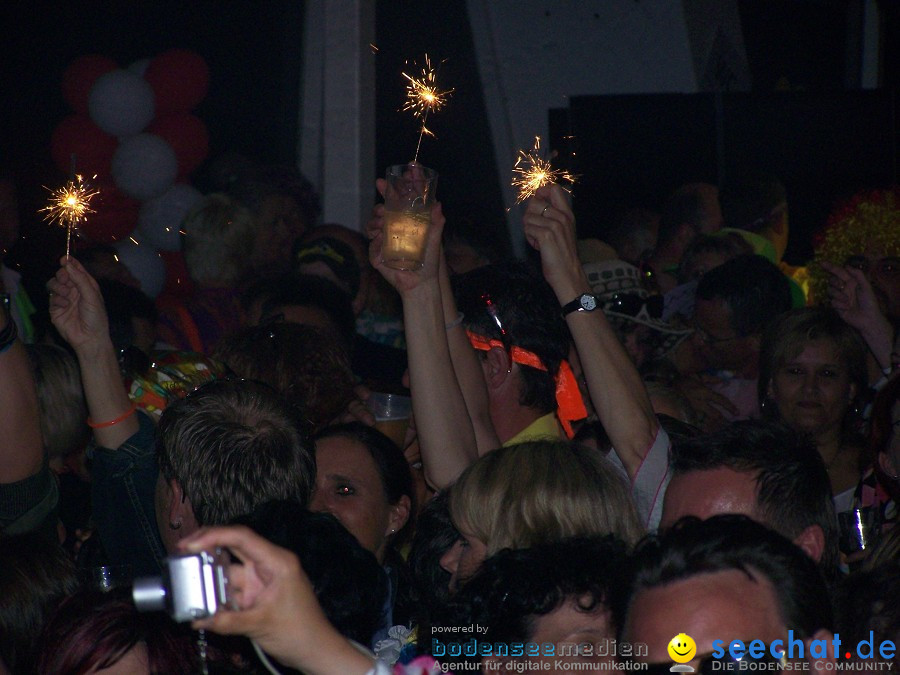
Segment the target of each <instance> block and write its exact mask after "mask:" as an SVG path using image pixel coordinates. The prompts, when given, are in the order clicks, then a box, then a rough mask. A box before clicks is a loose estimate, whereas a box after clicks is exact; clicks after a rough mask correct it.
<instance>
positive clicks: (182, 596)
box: [132, 551, 230, 622]
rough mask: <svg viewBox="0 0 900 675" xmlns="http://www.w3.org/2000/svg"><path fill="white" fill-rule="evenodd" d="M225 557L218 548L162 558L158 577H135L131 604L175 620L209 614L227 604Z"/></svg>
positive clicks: (143, 610)
mask: <svg viewBox="0 0 900 675" xmlns="http://www.w3.org/2000/svg"><path fill="white" fill-rule="evenodd" d="M225 560H226V558H225V556H224V554H223V553H222V552H221V551H216V554H215V555H212V554H210V553H206V552H205V551H204V552H201V553H196V554H192V555H179V556H172V557H169V558H166V561H165V562H166V566H165V570H164V573H163V576H162V577H143V578H141V579H136V580H135V582H134V589H133V590H132V597H133V598H134V604H135V607H137V608H138V610H139V611H141V612H154V611H166V612H168V613H169V615H170V616H171V617H172V618H173V619H174V620H175V621H178V622H184V621H193V620H194V619H205V618H206V617H209V616H212V615H213V614H215V613H216V612H217V611H218V610H219V608H220V607H226V606H229V605H230V600H229V595H228V573H227V570H226V568H225Z"/></svg>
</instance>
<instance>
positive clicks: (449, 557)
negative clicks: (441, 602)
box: [440, 524, 487, 592]
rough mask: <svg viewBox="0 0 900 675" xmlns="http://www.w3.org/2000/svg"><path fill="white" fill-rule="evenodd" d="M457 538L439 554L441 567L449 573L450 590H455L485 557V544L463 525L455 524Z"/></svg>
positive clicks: (479, 565) (475, 570)
mask: <svg viewBox="0 0 900 675" xmlns="http://www.w3.org/2000/svg"><path fill="white" fill-rule="evenodd" d="M456 529H457V531H458V532H459V539H457V540H456V543H454V544H453V546H451V547H450V549H449V550H448V551H447V552H446V553H445V554H444V555H442V556H441V560H440V565H441V567H442V568H443V569H444V570H446V571H447V572H449V573H450V591H451V592H455V591H457V590H458V589H459V587H460V586H462V584H464V583H465V581H466V579H468V578H469V577H471V576H472V575H473V574H475V572H477V571H478V568H479V567H481V563H483V562H484V560H485V558H487V544H485V542H483V541H481V539H479V538H478V537H476V536H475V535H474V534H472V532H471V531H470V530H469V529H468V528H467V527H465V526H464V525H458V524H457V525H456Z"/></svg>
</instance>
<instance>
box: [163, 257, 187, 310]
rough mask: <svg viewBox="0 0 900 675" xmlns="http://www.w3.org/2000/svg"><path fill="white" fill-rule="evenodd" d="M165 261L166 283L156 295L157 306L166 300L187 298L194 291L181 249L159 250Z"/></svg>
mask: <svg viewBox="0 0 900 675" xmlns="http://www.w3.org/2000/svg"><path fill="white" fill-rule="evenodd" d="M159 256H160V257H161V258H162V259H163V261H164V262H165V263H166V285H165V286H163V289H162V292H161V293H160V294H159V295H158V296H157V306H159V305H161V304H165V303H166V302H167V301H176V300H182V299H184V298H189V297H190V296H191V295H192V294H193V292H194V283H193V282H192V281H191V277H190V275H189V274H188V269H187V264H185V262H184V254H183V253H182V252H181V251H159Z"/></svg>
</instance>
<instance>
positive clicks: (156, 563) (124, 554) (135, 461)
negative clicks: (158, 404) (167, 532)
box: [90, 410, 166, 577]
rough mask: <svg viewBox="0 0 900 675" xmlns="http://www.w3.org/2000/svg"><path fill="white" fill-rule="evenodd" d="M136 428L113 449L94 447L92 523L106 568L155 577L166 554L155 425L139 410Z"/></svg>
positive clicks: (92, 456)
mask: <svg viewBox="0 0 900 675" xmlns="http://www.w3.org/2000/svg"><path fill="white" fill-rule="evenodd" d="M137 416H138V420H139V421H140V427H139V428H138V430H137V431H136V432H135V433H134V435H133V436H131V437H130V438H129V439H128V440H127V441H125V442H124V443H123V444H122V445H120V446H119V447H118V448H117V449H115V450H110V449H108V448H101V447H94V448H92V450H91V451H90V454H91V458H92V460H93V465H92V467H91V473H92V488H91V499H92V502H93V512H94V522H95V523H96V526H97V532H98V534H99V535H100V541H101V542H102V544H103V548H104V549H105V550H106V554H107V556H108V562H109V564H110V565H130V566H131V569H132V573H133V574H134V576H135V577H139V576H146V575H158V574H159V573H160V572H161V570H162V561H163V559H164V558H165V557H166V551H165V548H164V547H163V543H162V539H160V536H159V531H158V530H157V527H156V512H155V508H154V496H155V491H156V479H157V475H158V474H159V467H158V465H157V463H156V446H155V438H154V437H155V430H156V429H155V426H154V424H153V421H152V420H151V419H150V418H149V417H148V416H147V415H145V414H144V413H143V412H141V411H140V410H138V412H137Z"/></svg>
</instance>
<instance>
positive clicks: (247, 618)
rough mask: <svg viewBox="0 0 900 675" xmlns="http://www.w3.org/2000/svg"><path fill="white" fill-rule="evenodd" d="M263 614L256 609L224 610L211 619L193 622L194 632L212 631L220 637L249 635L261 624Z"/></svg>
mask: <svg viewBox="0 0 900 675" xmlns="http://www.w3.org/2000/svg"><path fill="white" fill-rule="evenodd" d="M261 614H262V612H261V611H260V610H255V609H242V610H239V611H232V610H228V609H225V610H222V611H219V612H216V613H215V614H213V615H212V616H211V617H209V618H206V619H199V620H197V621H192V622H191V628H193V629H194V630H211V631H212V632H214V633H219V634H220V635H249V634H252V633H253V631H254V629H255V628H256V627H257V625H258V624H259V622H260V618H261Z"/></svg>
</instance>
